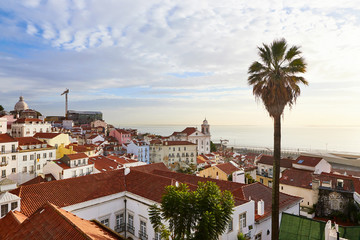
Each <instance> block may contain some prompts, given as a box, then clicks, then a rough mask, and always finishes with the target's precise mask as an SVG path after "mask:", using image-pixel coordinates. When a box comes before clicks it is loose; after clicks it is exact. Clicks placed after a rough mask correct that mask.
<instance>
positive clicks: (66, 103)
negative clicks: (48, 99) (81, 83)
mask: <svg viewBox="0 0 360 240" xmlns="http://www.w3.org/2000/svg"><path fill="white" fill-rule="evenodd" d="M68 93H69V89H66V90H65V91H64V92H63V93H62V94H61V96H62V95H64V94H65V119H67V118H68Z"/></svg>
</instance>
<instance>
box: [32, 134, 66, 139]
mask: <svg viewBox="0 0 360 240" xmlns="http://www.w3.org/2000/svg"><path fill="white" fill-rule="evenodd" d="M60 134H61V133H36V134H35V135H34V138H41V139H51V138H54V137H57V136H59V135H60Z"/></svg>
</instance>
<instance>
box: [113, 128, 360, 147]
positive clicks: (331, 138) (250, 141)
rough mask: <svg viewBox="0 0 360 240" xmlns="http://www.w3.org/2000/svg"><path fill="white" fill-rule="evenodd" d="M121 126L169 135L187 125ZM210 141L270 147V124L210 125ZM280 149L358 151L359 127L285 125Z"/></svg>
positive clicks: (142, 131) (233, 144) (242, 145)
mask: <svg viewBox="0 0 360 240" xmlns="http://www.w3.org/2000/svg"><path fill="white" fill-rule="evenodd" d="M119 127H121V128H136V129H138V132H139V133H153V134H159V135H162V136H169V135H171V134H172V133H173V132H175V131H177V132H179V131H182V130H183V129H185V128H186V127H197V128H198V129H199V130H200V131H201V127H200V126H196V125H194V126H189V125H187V126H186V125H120V126H119ZM210 132H211V140H212V141H213V142H220V139H222V140H228V141H229V142H228V145H229V146H239V147H265V148H272V146H273V128H272V126H243V125H210ZM281 138H282V139H281V145H282V148H283V149H288V150H294V151H298V150H301V151H314V150H324V151H339V152H353V153H359V152H360V126H358V127H321V126H304V127H286V126H283V127H282V129H281Z"/></svg>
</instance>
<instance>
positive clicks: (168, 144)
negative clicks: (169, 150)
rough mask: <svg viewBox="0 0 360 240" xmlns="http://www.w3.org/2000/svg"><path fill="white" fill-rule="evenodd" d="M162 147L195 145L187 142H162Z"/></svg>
mask: <svg viewBox="0 0 360 240" xmlns="http://www.w3.org/2000/svg"><path fill="white" fill-rule="evenodd" d="M163 145H164V146H178V145H181V146H182V145H196V144H195V143H192V142H189V141H164V142H163Z"/></svg>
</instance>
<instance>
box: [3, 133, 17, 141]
mask: <svg viewBox="0 0 360 240" xmlns="http://www.w3.org/2000/svg"><path fill="white" fill-rule="evenodd" d="M7 142H16V140H15V138H13V137H12V136H10V135H9V134H7V133H3V134H0V143H7Z"/></svg>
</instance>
